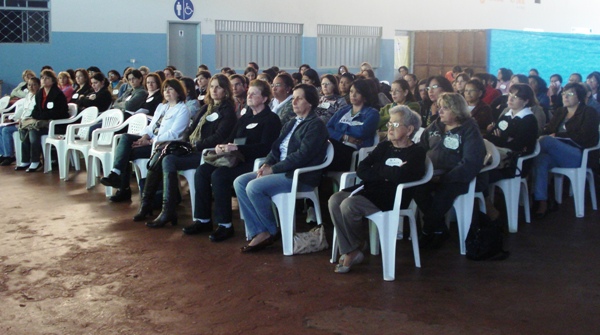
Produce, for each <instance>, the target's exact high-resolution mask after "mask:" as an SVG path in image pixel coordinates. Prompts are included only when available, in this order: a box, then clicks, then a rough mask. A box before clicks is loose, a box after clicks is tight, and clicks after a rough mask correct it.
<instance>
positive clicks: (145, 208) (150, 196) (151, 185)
mask: <svg viewBox="0 0 600 335" xmlns="http://www.w3.org/2000/svg"><path fill="white" fill-rule="evenodd" d="M161 177H162V171H148V176H147V177H146V181H145V182H144V191H143V192H142V199H141V204H140V208H139V210H138V212H137V213H136V214H135V216H134V217H133V221H136V222H138V221H144V220H145V219H146V217H147V216H149V215H150V216H151V215H152V207H154V206H153V202H154V195H155V194H156V191H157V190H158V185H159V183H160V179H161Z"/></svg>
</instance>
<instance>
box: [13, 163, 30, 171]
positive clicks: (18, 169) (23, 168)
mask: <svg viewBox="0 0 600 335" xmlns="http://www.w3.org/2000/svg"><path fill="white" fill-rule="evenodd" d="M27 169H29V164H27V165H25V166H17V167H16V168H15V171H25V170H27Z"/></svg>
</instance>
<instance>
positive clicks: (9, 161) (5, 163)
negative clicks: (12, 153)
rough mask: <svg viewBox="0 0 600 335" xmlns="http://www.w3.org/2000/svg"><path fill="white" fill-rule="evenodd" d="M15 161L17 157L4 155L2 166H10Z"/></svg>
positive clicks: (0, 164)
mask: <svg viewBox="0 0 600 335" xmlns="http://www.w3.org/2000/svg"><path fill="white" fill-rule="evenodd" d="M15 161H16V159H15V158H14V157H2V163H0V166H9V165H11V164H12V163H14V162H15Z"/></svg>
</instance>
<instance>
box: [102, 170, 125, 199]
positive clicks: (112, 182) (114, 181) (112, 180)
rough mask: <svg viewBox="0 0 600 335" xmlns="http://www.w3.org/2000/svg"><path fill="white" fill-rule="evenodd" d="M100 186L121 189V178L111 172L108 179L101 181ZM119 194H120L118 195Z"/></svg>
mask: <svg viewBox="0 0 600 335" xmlns="http://www.w3.org/2000/svg"><path fill="white" fill-rule="evenodd" d="M100 184H102V185H104V186H110V187H115V188H119V187H121V176H119V175H118V174H116V173H114V172H111V173H110V174H109V175H108V177H104V178H101V179H100ZM117 194H118V193H117Z"/></svg>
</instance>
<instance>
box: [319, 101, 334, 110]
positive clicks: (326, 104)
mask: <svg viewBox="0 0 600 335" xmlns="http://www.w3.org/2000/svg"><path fill="white" fill-rule="evenodd" d="M330 106H331V104H330V103H329V102H323V103H321V104H320V105H319V108H323V109H327V108H329V107H330Z"/></svg>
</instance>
